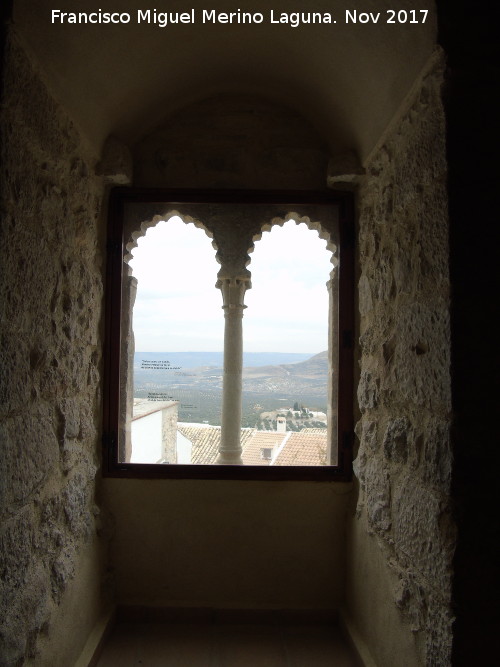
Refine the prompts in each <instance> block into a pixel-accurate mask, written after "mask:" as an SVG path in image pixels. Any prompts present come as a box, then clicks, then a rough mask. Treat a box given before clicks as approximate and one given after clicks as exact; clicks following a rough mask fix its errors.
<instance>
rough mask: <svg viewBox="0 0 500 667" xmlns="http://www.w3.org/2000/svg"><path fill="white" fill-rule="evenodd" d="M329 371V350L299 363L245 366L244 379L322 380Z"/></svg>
mask: <svg viewBox="0 0 500 667" xmlns="http://www.w3.org/2000/svg"><path fill="white" fill-rule="evenodd" d="M327 373H328V352H327V351H325V352H320V353H319V354H315V355H314V356H312V357H310V358H309V359H306V360H305V361H300V362H298V363H292V364H290V363H288V364H287V363H285V364H277V365H276V364H273V365H268V366H257V367H248V368H247V367H245V368H244V369H243V379H244V380H254V379H255V380H256V379H261V378H275V379H278V378H288V379H290V380H295V379H299V378H301V379H307V380H316V379H317V380H322V381H324V380H325V378H326V376H327Z"/></svg>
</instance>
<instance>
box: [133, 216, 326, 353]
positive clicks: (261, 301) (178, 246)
mask: <svg viewBox="0 0 500 667" xmlns="http://www.w3.org/2000/svg"><path fill="white" fill-rule="evenodd" d="M133 256H134V258H133V259H132V261H131V266H132V268H133V272H134V275H135V276H136V277H137V279H138V290H137V299H136V305H135V307H134V332H135V337H136V349H137V350H140V351H186V350H200V351H204V350H205V351H212V350H222V346H223V332H224V315H223V311H222V308H221V307H222V297H221V294H220V291H219V290H217V289H215V282H216V279H217V271H218V270H219V268H220V267H219V265H218V263H217V262H216V260H215V250H214V249H213V248H212V244H211V240H210V239H209V237H208V236H207V235H206V234H205V232H204V231H203V230H201V229H197V228H195V227H194V226H193V225H186V224H184V223H183V222H182V221H181V220H180V219H179V218H171V219H170V220H169V221H167V222H160V223H158V225H157V226H156V227H154V228H151V229H149V230H148V231H147V233H146V236H145V237H142V238H141V239H139V241H138V247H137V248H136V249H135V250H134V252H133ZM330 258H331V253H330V252H328V251H327V250H326V242H325V241H324V240H321V239H320V238H319V237H318V234H317V232H315V231H311V230H309V229H307V227H306V226H305V225H303V224H301V225H296V224H295V223H294V222H293V221H289V222H287V223H285V225H283V227H274V228H273V229H272V231H271V232H269V233H267V232H266V233H264V234H263V237H262V240H261V241H258V242H256V245H255V251H254V252H253V253H252V255H251V260H252V261H251V264H250V266H249V267H248V268H249V269H250V271H251V272H252V289H251V290H249V291H248V292H247V294H246V297H245V303H246V304H247V306H248V307H247V309H246V310H245V315H244V322H243V324H244V347H245V349H246V350H247V351H278V350H279V351H289V352H311V353H316V352H320V351H322V350H325V349H326V348H327V326H328V324H327V313H328V293H327V289H326V286H325V283H326V281H327V280H328V278H329V273H330V271H331V269H332V264H331V263H330Z"/></svg>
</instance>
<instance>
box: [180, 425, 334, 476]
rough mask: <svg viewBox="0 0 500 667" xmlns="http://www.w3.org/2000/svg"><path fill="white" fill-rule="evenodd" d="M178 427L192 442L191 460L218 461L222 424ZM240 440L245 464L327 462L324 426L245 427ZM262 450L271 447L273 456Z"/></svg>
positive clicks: (313, 463)
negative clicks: (289, 428)
mask: <svg viewBox="0 0 500 667" xmlns="http://www.w3.org/2000/svg"><path fill="white" fill-rule="evenodd" d="M177 428H178V430H179V431H180V432H181V433H182V434H183V435H184V436H185V437H186V438H188V440H190V441H191V443H192V450H191V463H193V464H204V465H210V464H215V461H216V459H217V455H218V453H219V445H220V435H221V429H220V426H209V425H208V424H188V423H183V422H179V423H178V424H177ZM240 442H241V446H242V448H243V453H242V459H243V463H244V465H261V466H268V465H276V466H299V465H301V466H322V465H326V462H327V459H326V448H327V440H326V429H322V428H305V429H303V430H302V431H299V432H295V431H292V432H290V431H287V432H286V433H278V432H277V431H258V430H257V429H255V428H242V429H241V440H240ZM280 448H281V449H280ZM263 449H266V450H270V451H269V452H268V453H269V454H270V455H271V457H272V458H271V459H266V458H263V457H262V450H263Z"/></svg>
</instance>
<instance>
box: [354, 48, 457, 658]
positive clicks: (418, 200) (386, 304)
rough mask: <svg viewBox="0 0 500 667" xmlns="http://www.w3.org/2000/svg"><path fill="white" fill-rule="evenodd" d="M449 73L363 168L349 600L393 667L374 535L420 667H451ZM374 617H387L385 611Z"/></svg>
mask: <svg viewBox="0 0 500 667" xmlns="http://www.w3.org/2000/svg"><path fill="white" fill-rule="evenodd" d="M442 79H443V65H442V63H441V61H440V59H439V58H438V57H436V58H435V60H434V64H433V66H432V68H431V69H430V71H429V72H428V73H427V75H426V76H425V77H424V79H423V81H422V84H421V86H420V87H419V88H418V90H416V92H415V94H414V96H413V99H412V101H411V103H410V104H409V105H408V107H407V110H406V111H405V112H404V113H403V115H402V116H401V117H400V119H399V121H398V122H397V123H395V124H393V126H392V129H391V130H390V132H389V133H388V134H387V136H386V138H385V140H384V141H383V145H381V146H380V147H379V148H378V149H377V150H376V151H375V153H374V154H373V155H372V157H371V159H370V161H369V163H368V164H367V165H366V166H367V175H366V177H365V179H364V180H363V184H362V185H361V188H360V191H359V199H358V204H359V226H360V228H359V253H360V278H359V311H360V354H361V363H360V381H359V387H358V401H359V407H360V411H361V418H360V420H359V422H358V425H357V433H358V436H359V440H360V447H359V453H358V456H357V459H356V462H355V472H356V475H357V477H358V479H359V482H360V493H359V499H358V506H357V510H356V517H355V518H354V520H353V525H352V532H351V540H352V545H354V544H356V546H352V547H351V548H352V552H351V557H350V559H349V561H350V563H351V568H350V580H349V583H348V594H347V599H348V600H349V601H350V602H349V607H350V611H351V613H352V615H353V616H354V617H355V618H356V622H357V623H358V625H359V627H360V630H361V633H362V634H364V635H365V639H366V641H367V643H368V644H369V645H371V647H372V651H373V656H374V658H375V659H376V661H377V662H379V663H380V664H383V665H385V666H386V667H389V666H390V665H394V666H395V667H396V665H401V664H405V665H408V664H410V663H409V662H408V659H407V658H406V659H405V660H406V661H405V662H404V663H403V662H401V655H399V656H398V654H397V651H396V652H394V651H391V650H390V642H391V641H392V639H391V632H390V631H388V630H387V629H386V631H385V637H384V623H383V619H382V618H379V619H378V621H381V622H380V623H378V621H377V619H376V618H374V617H373V615H372V616H371V618H369V617H370V615H371V614H372V612H373V609H372V610H371V611H370V607H371V606H372V604H371V603H372V602H373V599H375V598H376V597H377V595H378V594H379V592H378V591H377V586H378V584H377V580H378V579H380V577H379V576H378V575H377V574H376V570H377V567H378V564H376V563H374V562H373V558H372V560H371V561H369V560H368V559H369V554H370V553H372V554H373V552H374V548H373V544H368V542H372V541H375V542H377V543H378V547H379V549H378V550H377V549H375V552H378V553H381V554H382V560H383V562H384V563H385V567H386V568H387V567H388V569H389V572H388V573H387V577H388V580H390V582H391V583H390V586H391V588H392V590H391V591H390V592H389V595H390V596H391V597H392V601H393V605H396V606H397V607H398V609H399V610H400V614H399V619H400V620H401V621H402V627H405V628H406V629H409V630H411V632H412V633H413V636H414V640H415V657H414V658H413V659H414V660H415V664H426V665H440V666H444V665H447V664H449V650H450V646H451V621H452V618H451V611H450V576H451V557H452V554H453V547H454V529H453V523H452V520H451V517H450V506H449V487H450V476H451V452H450V444H449V427H450V409H451V397H450V376H449V365H450V342H449V280H448V269H447V266H448V235H447V199H446V162H445V145H444V141H445V139H444V137H445V132H444V116H443V111H442V104H441V85H442ZM363 554H366V555H365V556H364V555H363ZM375 614H376V615H378V616H381V615H382V614H383V607H382V606H381V605H380V606H379V607H378V611H377V612H375ZM377 625H378V626H379V627H378V631H377ZM374 633H377V634H378V635H379V636H378V637H376V636H375V634H374ZM410 636H411V635H410ZM396 644H397V642H396ZM396 644H395V645H396ZM405 650H408V647H407V649H405ZM384 651H385V652H384Z"/></svg>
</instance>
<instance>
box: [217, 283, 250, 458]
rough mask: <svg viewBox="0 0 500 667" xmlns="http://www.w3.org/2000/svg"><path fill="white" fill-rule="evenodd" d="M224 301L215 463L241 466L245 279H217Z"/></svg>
mask: <svg viewBox="0 0 500 667" xmlns="http://www.w3.org/2000/svg"><path fill="white" fill-rule="evenodd" d="M218 286H219V287H220V288H221V290H222V296H223V300H224V305H223V309H224V377H223V385H222V425H221V444H220V448H219V456H218V458H217V463H220V464H231V465H241V464H242V463H243V461H242V459H241V444H240V436H241V394H242V369H243V322H242V320H243V310H244V308H245V307H246V306H245V305H244V303H243V298H244V294H245V291H246V288H247V281H246V280H240V279H238V278H231V279H225V280H222V281H220V283H219V284H218Z"/></svg>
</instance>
